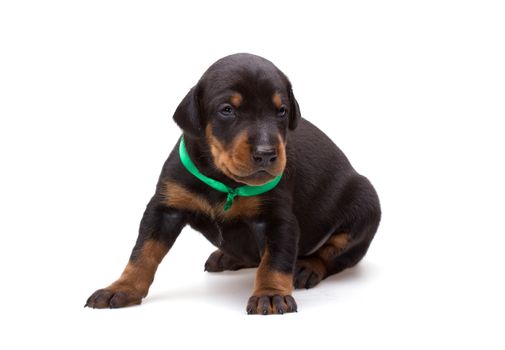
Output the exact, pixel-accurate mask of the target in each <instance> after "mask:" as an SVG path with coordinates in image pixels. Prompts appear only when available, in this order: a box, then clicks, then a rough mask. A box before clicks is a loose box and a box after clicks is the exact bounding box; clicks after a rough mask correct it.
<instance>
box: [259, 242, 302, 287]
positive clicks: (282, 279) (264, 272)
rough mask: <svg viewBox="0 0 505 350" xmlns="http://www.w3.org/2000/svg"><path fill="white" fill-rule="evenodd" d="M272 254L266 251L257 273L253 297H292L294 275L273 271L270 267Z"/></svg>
mask: <svg viewBox="0 0 505 350" xmlns="http://www.w3.org/2000/svg"><path fill="white" fill-rule="evenodd" d="M269 259H270V252H269V251H268V249H266V250H265V253H264V254H263V256H262V258H261V262H260V265H259V267H258V270H257V271H256V281H255V283H254V292H253V296H264V295H267V296H274V295H281V296H286V295H291V293H292V292H293V275H292V274H287V273H282V272H279V271H274V270H271V269H270V268H269V267H268V261H269Z"/></svg>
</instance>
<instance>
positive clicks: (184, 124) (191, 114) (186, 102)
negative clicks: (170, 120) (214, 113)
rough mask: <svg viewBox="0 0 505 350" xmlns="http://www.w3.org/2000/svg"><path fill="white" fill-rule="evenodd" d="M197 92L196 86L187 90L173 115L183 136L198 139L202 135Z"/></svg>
mask: <svg viewBox="0 0 505 350" xmlns="http://www.w3.org/2000/svg"><path fill="white" fill-rule="evenodd" d="M197 90H198V88H197V86H194V87H193V88H192V89H191V90H189V92H188V94H187V95H186V97H184V99H183V100H182V101H181V103H179V106H178V107H177V109H176V110H175V113H174V121H175V122H176V123H177V125H179V127H180V128H181V129H182V131H183V132H184V133H185V134H188V135H190V136H193V137H199V136H200V135H202V133H203V128H202V123H201V118H200V108H199V105H198V95H197Z"/></svg>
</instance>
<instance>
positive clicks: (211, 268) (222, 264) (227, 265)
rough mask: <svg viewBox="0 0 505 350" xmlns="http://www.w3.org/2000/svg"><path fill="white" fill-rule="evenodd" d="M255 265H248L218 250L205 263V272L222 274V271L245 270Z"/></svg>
mask: <svg viewBox="0 0 505 350" xmlns="http://www.w3.org/2000/svg"><path fill="white" fill-rule="evenodd" d="M256 266H257V265H254V264H247V263H244V262H242V261H239V260H237V259H235V258H233V257H231V256H229V255H227V254H225V253H223V252H222V251H221V250H219V249H218V250H216V251H215V252H213V253H212V254H210V256H209V258H208V259H207V261H206V262H205V271H208V272H221V271H226V270H230V271H235V270H240V269H245V268H248V267H256Z"/></svg>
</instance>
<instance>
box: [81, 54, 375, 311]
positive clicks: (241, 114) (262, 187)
mask: <svg viewBox="0 0 505 350" xmlns="http://www.w3.org/2000/svg"><path fill="white" fill-rule="evenodd" d="M173 118H174V120H175V122H176V123H177V124H178V125H179V127H180V128H181V129H182V131H183V136H182V137H181V139H180V140H179V141H178V142H177V144H176V146H175V148H174V149H173V151H172V152H171V153H170V155H169V157H168V159H167V161H166V162H165V164H164V166H163V169H162V171H161V175H160V178H159V181H158V184H157V187H156V192H155V194H154V196H153V197H152V199H151V200H150V202H149V203H148V204H147V208H146V210H145V213H144V216H143V218H142V221H141V223H140V232H139V236H138V239H137V242H136V244H135V247H134V248H133V252H132V254H131V257H130V260H129V262H128V265H127V266H126V268H125V269H124V272H123V274H122V275H121V277H120V278H119V279H118V280H117V281H115V282H114V283H112V284H111V285H110V286H108V287H106V288H104V289H100V290H97V291H96V292H95V293H93V294H92V295H91V296H90V297H89V299H88V300H87V302H86V306H88V307H92V308H109V307H111V308H118V307H124V306H129V305H134V304H140V303H141V300H142V298H144V297H145V296H146V295H147V292H148V290H149V286H150V285H151V283H152V281H153V279H154V274H155V272H156V269H157V267H158V265H159V264H160V262H161V261H162V259H163V257H164V256H165V254H166V253H167V252H168V251H169V249H170V247H171V246H172V245H173V243H174V241H175V240H176V238H177V236H178V235H179V233H180V232H181V230H182V228H183V227H184V226H185V225H187V224H189V225H190V226H191V227H192V228H194V229H195V230H197V231H200V232H201V233H202V234H203V235H204V236H205V237H206V238H207V239H208V240H209V241H210V242H211V243H213V244H214V245H215V246H216V247H217V248H218V250H216V251H215V252H214V253H212V254H211V255H210V256H209V258H208V260H207V262H206V263H205V269H206V270H207V271H210V272H217V271H223V270H237V269H241V268H247V267H258V269H257V273H256V282H255V286H254V290H253V292H252V296H251V297H250V298H249V301H248V303H247V308H246V309H247V312H248V313H250V314H255V313H259V314H282V313H286V312H294V311H297V305H296V303H295V300H294V299H293V297H292V292H293V288H312V287H314V286H315V285H317V284H318V283H319V282H320V281H321V280H322V279H324V278H326V277H328V276H330V275H332V274H335V273H338V272H340V271H342V270H344V269H346V268H349V267H352V266H354V265H356V264H357V263H358V262H359V261H360V260H361V259H362V258H363V256H364V255H365V253H366V252H367V250H368V247H369V245H370V243H371V241H372V239H373V237H374V235H375V232H376V231H377V228H378V226H379V221H380V217H381V210H380V205H379V199H378V196H377V193H376V192H375V190H374V188H373V187H372V185H371V184H370V182H369V181H368V180H367V179H366V178H365V177H363V176H361V175H359V174H358V173H357V172H356V171H355V170H354V169H353V168H352V166H351V164H350V163H349V161H348V159H347V158H346V156H345V155H344V154H343V153H342V152H341V151H340V149H338V148H337V146H336V145H335V144H334V143H333V142H332V141H331V140H330V139H329V138H328V137H327V136H326V135H325V134H324V133H323V132H322V131H320V130H319V129H318V128H316V127H315V126H314V125H312V124H311V123H310V122H308V121H307V120H305V119H303V118H301V116H300V109H299V106H298V103H297V101H296V99H295V97H294V95H293V91H292V88H291V84H290V82H289V81H288V79H287V77H286V76H285V75H284V74H283V73H282V72H281V71H280V70H279V69H278V68H277V67H276V66H274V65H273V64H272V63H271V62H270V61H268V60H266V59H264V58H261V57H258V56H255V55H251V54H235V55H231V56H227V57H224V58H222V59H220V60H218V61H217V62H216V63H214V64H213V65H212V66H211V67H210V68H209V69H208V70H207V71H206V72H205V73H204V75H203V76H202V78H201V79H200V80H199V81H198V83H197V84H196V86H194V87H193V88H192V89H191V90H190V91H189V93H188V94H187V95H186V97H185V98H184V99H183V100H182V102H181V103H180V105H179V106H178V107H177V109H176V111H175V114H174V117H173Z"/></svg>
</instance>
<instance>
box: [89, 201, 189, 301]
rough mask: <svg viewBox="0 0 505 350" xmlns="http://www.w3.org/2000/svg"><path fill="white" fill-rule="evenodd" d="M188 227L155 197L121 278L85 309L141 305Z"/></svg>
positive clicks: (98, 291)
mask: <svg viewBox="0 0 505 350" xmlns="http://www.w3.org/2000/svg"><path fill="white" fill-rule="evenodd" d="M184 225H185V222H184V218H183V214H182V213H180V212H178V211H175V210H173V209H170V210H168V209H165V208H163V206H162V205H161V204H160V201H159V200H158V198H157V196H154V197H153V199H151V201H150V202H149V204H148V205H147V208H146V210H145V212H144V216H143V217H142V221H141V222H140V229H139V236H138V239H137V243H136V244H135V247H134V248H133V251H132V254H131V256H130V260H129V262H128V264H127V265H126V267H125V269H124V271H123V273H122V275H121V277H119V279H118V280H117V281H115V282H114V283H112V284H111V285H110V286H108V287H106V288H104V289H99V290H97V291H96V292H94V293H93V294H92V295H91V296H90V297H89V298H88V300H87V302H86V305H85V306H88V307H91V308H118V307H125V306H130V305H136V304H140V303H141V301H142V298H144V297H145V296H146V295H147V292H148V291H149V287H150V286H151V283H152V282H153V279H154V274H155V273H156V269H157V268H158V265H159V264H160V262H161V260H162V259H163V257H164V256H165V254H166V253H167V252H168V250H169V249H170V248H171V247H172V245H173V243H174V242H175V240H176V238H177V236H179V233H180V232H181V230H182V228H183V227H184Z"/></svg>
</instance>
